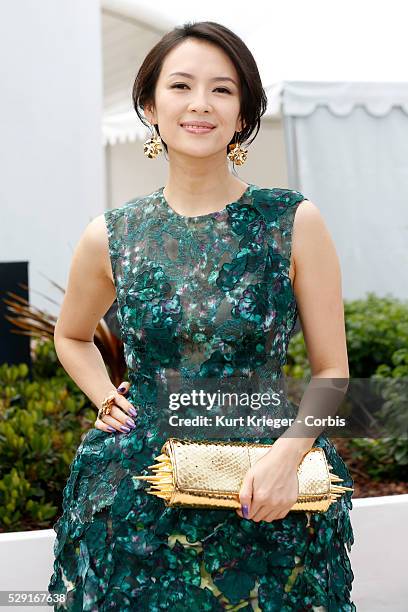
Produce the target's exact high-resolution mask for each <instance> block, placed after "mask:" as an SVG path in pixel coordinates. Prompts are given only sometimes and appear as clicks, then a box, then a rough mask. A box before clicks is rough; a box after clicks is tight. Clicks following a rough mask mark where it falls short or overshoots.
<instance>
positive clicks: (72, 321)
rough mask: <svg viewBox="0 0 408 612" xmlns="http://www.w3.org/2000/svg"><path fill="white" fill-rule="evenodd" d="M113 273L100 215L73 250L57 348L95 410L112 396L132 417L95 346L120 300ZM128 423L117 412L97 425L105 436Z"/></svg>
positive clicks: (59, 323)
mask: <svg viewBox="0 0 408 612" xmlns="http://www.w3.org/2000/svg"><path fill="white" fill-rule="evenodd" d="M109 270H110V258H109V250H108V236H107V231H106V225H105V220H104V215H103V214H102V215H99V216H98V217H95V219H93V220H92V221H91V222H90V223H89V224H88V226H87V227H86V229H85V231H84V233H83V234H82V236H81V238H80V240H79V242H78V244H77V246H76V248H75V251H74V255H73V259H72V263H71V269H70V272H69V278H68V285H67V289H66V292H65V296H64V300H63V303H62V306H61V311H60V314H59V317H58V320H57V323H56V326H55V331H54V344H55V350H56V352H57V355H58V359H59V360H60V362H61V364H62V366H63V367H64V369H65V371H66V372H67V373H68V375H69V376H70V377H71V378H72V380H74V382H75V383H76V384H77V385H78V387H79V388H80V389H81V390H82V391H83V392H84V393H85V394H86V395H87V396H88V397H89V399H90V400H91V401H92V402H93V403H94V404H95V405H96V406H97V408H100V406H101V405H102V400H103V399H104V398H105V397H106V396H107V395H108V393H110V392H112V391H113V392H115V393H116V395H117V401H116V404H117V405H118V406H120V407H121V408H123V409H125V410H126V411H127V412H129V409H130V408H131V407H132V406H131V404H130V402H128V401H127V400H126V399H125V398H124V397H121V396H120V394H119V393H118V392H117V390H116V387H115V386H114V385H113V383H112V382H111V380H110V378H109V375H108V372H107V370H106V367H105V364H104V361H103V359H102V355H101V353H100V351H99V350H98V348H97V347H96V346H95V344H94V341H93V339H94V334H95V329H96V327H97V325H98V323H99V321H100V320H101V318H102V317H103V316H104V315H105V314H106V312H107V311H108V309H109V308H110V306H111V305H112V303H113V302H114V300H115V297H116V292H115V286H114V284H113V282H112V279H111V278H110V275H109V272H108V271H109ZM128 418H129V417H128V416H127V414H124V413H123V412H122V411H121V410H120V409H119V408H117V407H113V409H112V413H111V415H109V416H104V418H103V422H102V421H100V420H99V419H97V421H96V425H97V427H98V428H99V429H103V430H105V431H107V426H108V425H109V424H110V425H111V426H113V427H114V428H115V429H120V426H121V425H124V424H126V421H127V419H128Z"/></svg>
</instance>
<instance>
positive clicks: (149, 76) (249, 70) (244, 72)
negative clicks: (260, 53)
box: [132, 21, 268, 152]
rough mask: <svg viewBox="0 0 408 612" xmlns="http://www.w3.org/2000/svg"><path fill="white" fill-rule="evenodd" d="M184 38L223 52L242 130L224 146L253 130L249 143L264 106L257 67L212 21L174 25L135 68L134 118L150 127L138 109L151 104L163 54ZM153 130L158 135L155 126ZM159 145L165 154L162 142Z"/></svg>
mask: <svg viewBox="0 0 408 612" xmlns="http://www.w3.org/2000/svg"><path fill="white" fill-rule="evenodd" d="M188 38H196V39H199V40H204V41H206V42H209V43H213V44H214V45H217V46H218V47H220V48H221V49H222V50H223V51H225V53H226V54H227V55H228V57H229V58H230V59H231V61H232V63H233V64H234V66H235V68H236V70H237V73H238V76H239V80H240V90H241V107H240V114H241V119H242V121H243V123H244V124H245V127H244V128H243V130H242V131H241V132H236V133H235V134H234V137H233V139H232V140H231V142H230V143H228V144H233V143H234V142H238V143H239V144H243V143H244V142H246V141H247V139H248V138H249V136H250V135H251V134H252V132H253V131H254V130H255V129H256V132H255V135H254V137H253V138H252V139H251V140H250V141H248V142H247V144H250V143H251V142H252V141H253V140H254V139H255V138H256V136H257V134H258V132H259V128H260V125H261V117H262V115H263V114H264V113H265V111H266V107H267V102H268V100H267V96H266V93H265V91H264V89H263V87H262V82H261V78H260V76H259V71H258V67H257V65H256V62H255V60H254V57H253V55H252V53H251V52H250V50H249V49H248V47H247V46H246V45H245V43H244V42H243V41H242V40H241V38H239V36H237V35H236V34H234V32H232V31H231V30H229V29H228V28H226V27H225V26H223V25H221V24H219V23H216V22H214V21H200V22H195V23H194V22H186V23H184V24H183V25H182V26H177V27H175V28H174V29H173V30H171V31H170V32H167V34H165V35H164V36H163V37H162V38H161V40H159V42H158V43H157V44H156V45H155V46H154V47H153V48H152V49H151V50H150V51H149V53H148V54H147V55H146V57H145V59H144V61H143V63H142V65H141V67H140V68H139V71H138V73H137V75H136V79H135V82H134V85H133V91H132V99H133V106H134V109H135V111H136V114H137V116H138V117H139V119H140V120H141V122H142V123H143V124H144V125H146V126H148V127H150V123H148V122H146V120H145V117H144V116H143V115H142V114H141V112H140V110H139V108H140V109H142V110H143V109H144V107H145V105H146V104H150V103H153V101H154V92H155V87H156V83H157V80H158V78H159V75H160V71H161V68H162V65H163V61H164V59H165V57H166V55H167V54H168V53H169V52H170V51H171V50H172V49H173V48H174V47H176V46H177V45H178V44H179V43H181V42H182V41H184V40H186V39H188ZM155 128H156V130H157V132H158V134H159V135H160V132H159V128H158V126H157V125H155ZM163 146H164V148H165V150H166V152H167V146H166V144H165V143H164V142H163ZM228 151H229V148H228V146H227V152H228Z"/></svg>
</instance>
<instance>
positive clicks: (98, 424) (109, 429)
mask: <svg viewBox="0 0 408 612" xmlns="http://www.w3.org/2000/svg"><path fill="white" fill-rule="evenodd" d="M94 426H95V429H100V430H101V431H105V432H106V433H115V431H116V429H115V428H114V427H112V425H108V423H104V422H103V421H101V419H96V421H95V424H94Z"/></svg>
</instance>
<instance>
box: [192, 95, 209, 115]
mask: <svg viewBox="0 0 408 612" xmlns="http://www.w3.org/2000/svg"><path fill="white" fill-rule="evenodd" d="M188 110H189V111H194V110H195V111H197V112H198V113H203V112H207V113H208V112H210V111H211V110H212V107H211V105H210V104H209V103H208V101H207V95H206V93H205V92H202V93H200V92H197V91H196V92H195V93H194V94H192V99H191V100H190V102H189V105H188Z"/></svg>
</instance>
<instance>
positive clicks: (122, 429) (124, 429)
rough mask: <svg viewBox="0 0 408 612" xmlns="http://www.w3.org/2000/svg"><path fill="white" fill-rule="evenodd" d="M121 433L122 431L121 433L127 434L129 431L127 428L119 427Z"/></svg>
mask: <svg viewBox="0 0 408 612" xmlns="http://www.w3.org/2000/svg"><path fill="white" fill-rule="evenodd" d="M120 429H121V431H123V433H129V431H130V429H129V427H125V426H124V425H121V426H120Z"/></svg>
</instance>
